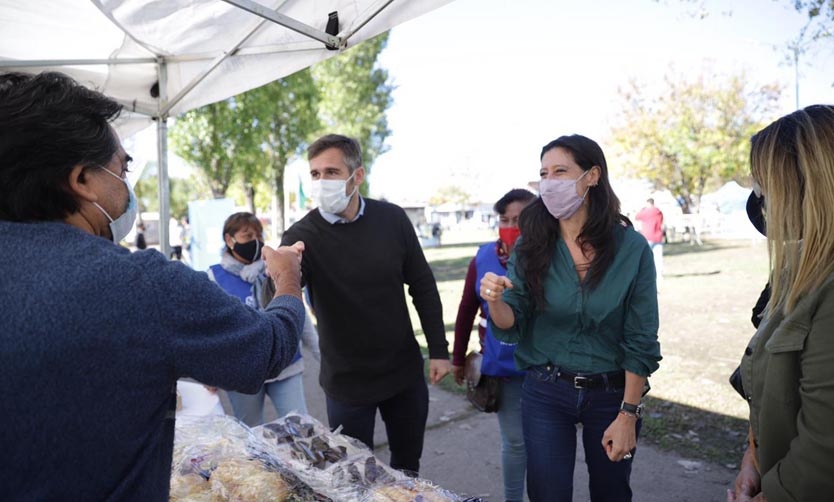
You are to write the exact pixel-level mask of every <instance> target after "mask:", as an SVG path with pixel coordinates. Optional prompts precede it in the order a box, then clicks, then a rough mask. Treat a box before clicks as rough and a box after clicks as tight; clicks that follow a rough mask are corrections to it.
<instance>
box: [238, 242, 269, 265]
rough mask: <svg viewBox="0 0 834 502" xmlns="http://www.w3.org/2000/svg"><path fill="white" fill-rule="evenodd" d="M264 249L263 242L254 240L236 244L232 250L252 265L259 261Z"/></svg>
mask: <svg viewBox="0 0 834 502" xmlns="http://www.w3.org/2000/svg"><path fill="white" fill-rule="evenodd" d="M263 247H264V243H263V242H261V241H259V240H258V239H254V240H251V241H249V242H242V243H241V242H235V245H234V247H233V248H232V250H233V251H234V252H235V253H237V255H238V256H240V257H241V258H243V259H244V260H246V261H248V262H249V263H252V262H253V261H257V260H258V258H260V257H261V250H262V249H263Z"/></svg>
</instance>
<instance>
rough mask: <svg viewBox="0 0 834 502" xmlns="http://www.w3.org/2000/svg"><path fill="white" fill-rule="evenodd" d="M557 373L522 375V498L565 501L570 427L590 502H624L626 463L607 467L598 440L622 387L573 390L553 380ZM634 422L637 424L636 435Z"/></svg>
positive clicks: (569, 493)
mask: <svg viewBox="0 0 834 502" xmlns="http://www.w3.org/2000/svg"><path fill="white" fill-rule="evenodd" d="M557 371H558V368H553V367H550V368H548V367H543V366H538V367H534V368H531V369H530V370H528V371H527V375H526V376H525V378H524V385H523V387H522V393H521V416H522V423H523V428H524V444H525V447H526V449H527V493H528V494H529V496H530V500H531V501H532V502H571V501H572V500H573V470H574V464H575V463H576V424H578V423H581V424H582V443H583V445H584V447H585V462H586V463H587V465H588V477H589V485H590V492H591V500H592V501H593V502H603V501H605V502H614V501H618V502H619V501H630V500H631V487H630V486H629V478H630V476H631V462H632V460H623V461H622V462H612V461H610V460H609V459H608V456H607V455H606V454H605V450H604V449H603V447H602V436H603V434H604V433H605V430H606V429H607V428H608V426H609V425H611V422H613V421H614V419H616V418H617V414H618V413H619V409H620V402H622V400H623V390H624V389H622V388H598V389H589V390H585V389H576V388H574V386H573V384H572V383H571V382H568V381H565V380H561V379H559V378H557V377H556V372H557ZM639 431H640V423H639V421H638V424H637V432H638V434H639Z"/></svg>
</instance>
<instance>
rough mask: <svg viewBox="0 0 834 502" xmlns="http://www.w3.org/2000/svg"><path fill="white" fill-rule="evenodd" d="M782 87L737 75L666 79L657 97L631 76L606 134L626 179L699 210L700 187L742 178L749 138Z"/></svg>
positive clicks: (766, 117) (775, 102) (771, 111)
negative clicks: (665, 192)
mask: <svg viewBox="0 0 834 502" xmlns="http://www.w3.org/2000/svg"><path fill="white" fill-rule="evenodd" d="M780 95H781V87H780V86H778V85H775V84H771V85H763V86H758V87H754V86H752V85H749V84H748V83H747V79H746V77H745V76H744V75H743V74H737V75H733V76H730V77H729V78H726V79H721V78H716V77H714V76H710V77H707V76H706V75H701V76H700V77H698V78H696V79H693V80H687V79H684V78H681V77H675V76H667V78H666V85H665V86H664V88H663V89H662V90H661V92H660V94H659V95H652V94H650V93H649V92H648V90H647V86H646V85H644V84H641V83H639V82H637V81H634V80H632V81H631V83H630V85H629V86H628V87H627V88H624V89H621V90H620V96H621V98H622V101H623V109H622V113H621V116H620V118H619V121H618V124H617V125H616V126H615V127H614V129H613V131H612V139H613V143H614V145H615V148H616V150H618V154H619V155H618V158H619V165H620V166H621V167H622V169H623V171H624V173H623V174H626V175H629V176H634V177H638V178H643V179H647V180H649V181H651V182H652V183H653V184H654V186H655V188H657V189H668V190H669V191H671V192H672V193H673V194H674V195H675V196H676V197H677V198H678V200H681V201H683V209H684V212H689V211H690V209H691V208H694V207H698V205H699V204H700V200H701V195H703V193H704V191H705V190H707V189H712V188H717V187H718V186H720V185H721V184H723V183H725V182H727V181H729V180H736V181H745V180H747V179H748V176H749V167H748V166H749V152H750V147H749V143H750V136H751V135H752V134H754V133H755V132H756V131H757V130H759V129H760V128H761V127H763V125H764V124H765V123H766V122H767V121H768V120H769V119H770V118H772V116H773V115H774V114H775V113H776V111H777V105H778V101H779V97H780Z"/></svg>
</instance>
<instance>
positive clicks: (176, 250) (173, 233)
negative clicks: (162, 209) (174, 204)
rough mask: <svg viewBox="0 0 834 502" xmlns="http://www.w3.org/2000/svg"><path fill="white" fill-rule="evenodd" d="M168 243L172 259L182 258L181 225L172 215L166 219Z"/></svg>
mask: <svg viewBox="0 0 834 502" xmlns="http://www.w3.org/2000/svg"><path fill="white" fill-rule="evenodd" d="M168 245H169V246H171V256H170V258H171V259H172V260H178V261H181V260H182V227H180V222H179V221H177V219H176V218H174V217H173V216H172V217H171V219H170V220H168Z"/></svg>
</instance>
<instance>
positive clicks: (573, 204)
mask: <svg viewBox="0 0 834 502" xmlns="http://www.w3.org/2000/svg"><path fill="white" fill-rule="evenodd" d="M586 174H588V171H585V172H584V173H582V176H585V175H586ZM582 176H580V177H578V178H576V179H575V180H552V179H544V180H541V181H540V182H539V193H540V194H541V196H542V202H544V207H546V208H547V210H548V212H550V214H551V215H552V216H553V217H554V218H556V219H557V220H563V219H565V218H570V217H571V216H573V215H574V214H576V211H578V210H579V207H580V206H582V202H584V201H585V196H586V195H588V190H590V187H588V190H585V195H583V196H582V197H580V196H579V195H577V193H576V183H577V182H578V181H579V180H581V179H582Z"/></svg>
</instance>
